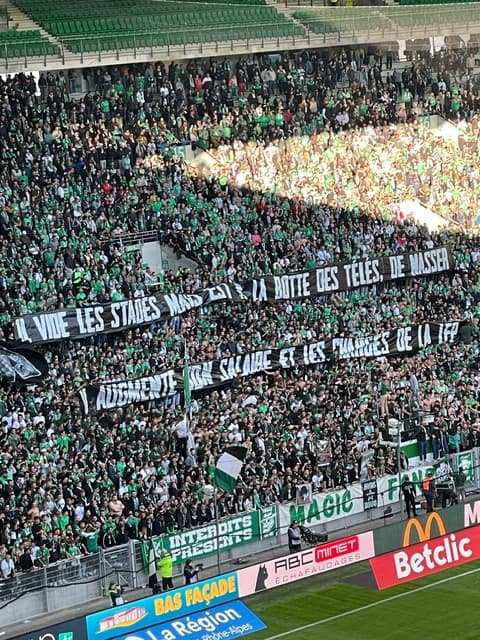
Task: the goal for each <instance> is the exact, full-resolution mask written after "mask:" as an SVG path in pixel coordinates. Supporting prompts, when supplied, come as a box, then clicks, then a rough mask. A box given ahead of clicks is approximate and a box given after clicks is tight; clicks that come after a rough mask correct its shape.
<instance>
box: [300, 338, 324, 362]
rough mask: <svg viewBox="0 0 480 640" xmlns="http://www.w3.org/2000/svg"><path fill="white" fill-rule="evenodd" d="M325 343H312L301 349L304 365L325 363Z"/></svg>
mask: <svg viewBox="0 0 480 640" xmlns="http://www.w3.org/2000/svg"><path fill="white" fill-rule="evenodd" d="M326 359H327V356H326V355H325V342H324V341H323V340H322V341H321V342H313V343H310V344H306V345H305V346H304V347H303V362H304V364H316V363H317V362H325V360H326Z"/></svg>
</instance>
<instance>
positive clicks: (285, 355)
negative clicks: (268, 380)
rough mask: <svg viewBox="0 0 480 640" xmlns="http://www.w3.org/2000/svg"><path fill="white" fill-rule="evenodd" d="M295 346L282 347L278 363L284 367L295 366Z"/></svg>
mask: <svg viewBox="0 0 480 640" xmlns="http://www.w3.org/2000/svg"><path fill="white" fill-rule="evenodd" d="M294 356H295V347H286V348H284V349H280V352H279V354H278V364H279V366H280V367H281V368H282V369H289V368H290V367H294V366H295V357H294Z"/></svg>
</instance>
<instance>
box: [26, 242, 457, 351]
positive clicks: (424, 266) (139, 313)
mask: <svg viewBox="0 0 480 640" xmlns="http://www.w3.org/2000/svg"><path fill="white" fill-rule="evenodd" d="M452 268H453V257H452V254H451V252H450V249H449V248H448V247H438V248H435V249H429V250H425V251H419V252H416V253H403V254H396V255H393V256H383V257H380V258H376V259H373V260H358V261H354V262H350V263H335V264H332V265H329V266H326V267H319V268H317V269H312V270H308V271H303V272H296V273H289V274H285V275H281V276H273V275H272V276H265V277H263V278H257V279H254V280H250V281H247V282H244V283H242V284H229V283H223V284H219V285H217V286H215V287H209V288H206V289H202V290H201V291H199V292H198V293H195V294H181V293H169V294H160V293H158V294H155V295H152V296H145V297H141V298H136V299H133V300H121V301H118V302H114V303H110V304H104V305H93V306H88V307H77V308H72V309H58V310H56V311H51V312H47V313H37V314H26V315H24V316H22V317H19V318H16V319H15V321H14V327H15V336H16V338H17V339H19V340H21V341H23V342H30V343H33V344H39V343H42V342H51V341H56V340H68V339H76V338H87V337H89V336H94V335H100V334H104V333H110V332H115V331H123V330H124V329H129V328H133V327H138V326H141V325H145V324H151V323H153V322H159V321H164V320H167V319H168V318H171V317H174V316H178V315H181V314H183V313H186V312H188V311H191V310H193V309H199V308H201V307H203V306H207V305H210V304H218V303H220V302H241V301H242V300H252V301H253V302H258V303H269V302H277V301H279V300H295V299H302V298H308V297H311V296H318V295H323V294H326V293H334V292H336V291H348V290H350V289H355V288H356V287H361V286H369V285H374V284H377V283H380V282H389V281H394V280H400V279H403V278H407V277H420V276H430V275H434V274H436V273H442V272H445V271H451V270H452Z"/></svg>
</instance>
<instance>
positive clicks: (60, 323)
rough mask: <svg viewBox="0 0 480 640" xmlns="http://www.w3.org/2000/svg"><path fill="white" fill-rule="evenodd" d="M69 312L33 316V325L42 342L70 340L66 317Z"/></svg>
mask: <svg viewBox="0 0 480 640" xmlns="http://www.w3.org/2000/svg"><path fill="white" fill-rule="evenodd" d="M66 315H67V311H57V312H56V313H43V314H40V315H38V316H32V319H33V323H34V324H35V327H36V329H37V331H38V333H39V334H40V336H41V338H42V340H47V341H48V340H61V339H62V338H69V337H70V333H69V331H68V327H67V323H66V321H65V316H66Z"/></svg>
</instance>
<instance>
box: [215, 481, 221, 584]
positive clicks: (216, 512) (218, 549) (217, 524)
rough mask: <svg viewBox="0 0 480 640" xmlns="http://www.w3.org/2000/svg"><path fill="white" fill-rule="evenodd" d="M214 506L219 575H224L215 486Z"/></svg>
mask: <svg viewBox="0 0 480 640" xmlns="http://www.w3.org/2000/svg"><path fill="white" fill-rule="evenodd" d="M213 505H214V508H215V535H216V537H217V571H218V575H220V574H221V573H222V571H221V559H220V522H219V518H218V504H217V487H216V486H215V485H214V487H213Z"/></svg>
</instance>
